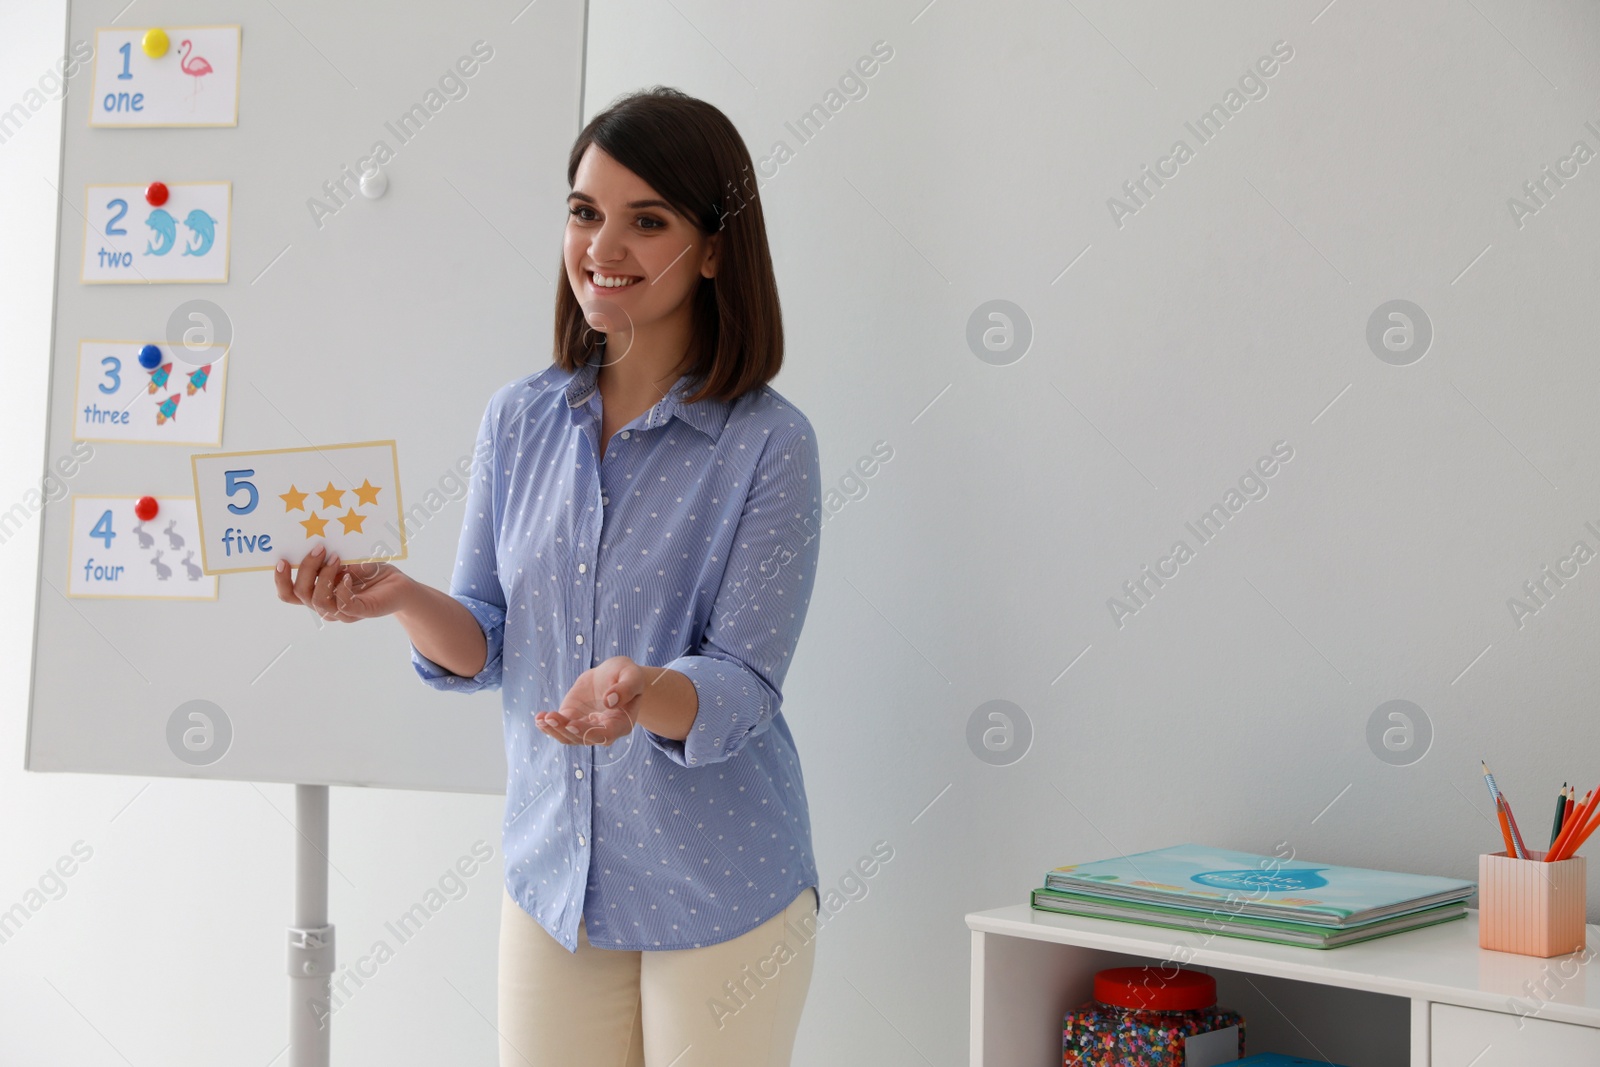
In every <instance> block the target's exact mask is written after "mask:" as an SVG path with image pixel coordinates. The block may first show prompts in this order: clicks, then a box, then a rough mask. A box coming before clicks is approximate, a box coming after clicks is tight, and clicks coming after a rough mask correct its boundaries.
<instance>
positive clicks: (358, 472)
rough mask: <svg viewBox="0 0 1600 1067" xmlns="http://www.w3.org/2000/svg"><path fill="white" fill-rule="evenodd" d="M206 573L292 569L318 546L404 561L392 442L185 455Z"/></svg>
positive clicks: (342, 555)
mask: <svg viewBox="0 0 1600 1067" xmlns="http://www.w3.org/2000/svg"><path fill="white" fill-rule="evenodd" d="M189 462H190V465H191V466H192V467H193V469H194V493H195V499H196V500H198V501H199V505H200V531H201V532H200V545H201V550H202V551H201V557H202V561H203V565H204V567H205V572H206V573H207V574H232V573H234V572H236V571H266V570H272V569H273V568H274V567H276V566H277V563H278V560H280V559H284V560H288V561H289V562H290V563H291V564H295V565H298V564H299V563H300V561H301V560H302V559H304V558H305V555H306V553H308V552H310V551H311V550H312V549H313V548H315V547H316V546H317V545H326V546H327V550H328V553H329V554H330V555H334V556H337V557H338V558H339V559H340V560H341V561H343V562H345V563H365V562H367V561H369V560H380V559H405V558H406V533H405V523H404V521H403V520H402V519H401V510H400V461H399V457H398V454H397V453H396V451H395V445H394V442H393V441H367V442H363V443H360V444H345V445H322V446H320V447H315V448H278V449H266V450H263V451H259V452H215V453H211V454H208V455H195V456H191V457H190V459H189Z"/></svg>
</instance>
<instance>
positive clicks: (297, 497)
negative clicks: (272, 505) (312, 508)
mask: <svg viewBox="0 0 1600 1067" xmlns="http://www.w3.org/2000/svg"><path fill="white" fill-rule="evenodd" d="M308 495H310V494H307V493H302V492H300V491H299V490H298V489H296V488H295V487H294V486H292V485H291V486H290V487H289V491H288V492H287V493H279V494H278V499H279V500H281V501H283V510H284V511H304V510H305V509H306V497H307V496H308Z"/></svg>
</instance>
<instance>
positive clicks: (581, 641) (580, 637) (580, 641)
mask: <svg viewBox="0 0 1600 1067" xmlns="http://www.w3.org/2000/svg"><path fill="white" fill-rule="evenodd" d="M578 644H580V645H581V644H583V635H582V634H579V635H578Z"/></svg>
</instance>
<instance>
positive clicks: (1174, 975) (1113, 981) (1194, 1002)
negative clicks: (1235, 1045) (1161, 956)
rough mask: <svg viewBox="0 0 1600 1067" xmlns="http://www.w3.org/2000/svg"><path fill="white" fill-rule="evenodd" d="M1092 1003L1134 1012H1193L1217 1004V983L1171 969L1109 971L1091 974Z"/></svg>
mask: <svg viewBox="0 0 1600 1067" xmlns="http://www.w3.org/2000/svg"><path fill="white" fill-rule="evenodd" d="M1094 999H1096V1000H1098V1001H1099V1002H1100V1003H1102V1004H1112V1005H1115V1006H1117V1007H1119V1008H1133V1009H1134V1010H1136V1011H1194V1010H1197V1009H1199V1008H1209V1007H1212V1006H1214V1005H1215V1004H1216V1003H1217V980H1216V979H1215V978H1213V977H1211V976H1210V975H1209V974H1206V973H1205V972H1203V971H1185V970H1174V969H1173V968H1171V967H1112V968H1109V969H1107V970H1104V971H1099V972H1097V973H1096V974H1095V976H1094Z"/></svg>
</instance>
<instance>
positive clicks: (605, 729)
mask: <svg viewBox="0 0 1600 1067" xmlns="http://www.w3.org/2000/svg"><path fill="white" fill-rule="evenodd" d="M645 684H646V680H645V672H644V669H643V668H642V667H640V666H639V665H638V664H637V663H635V662H634V661H633V660H632V659H630V658H629V657H627V656H612V657H611V658H610V659H608V660H606V661H605V662H604V663H601V664H600V665H599V666H596V667H590V668H589V669H588V670H586V671H584V672H583V673H582V674H580V675H578V680H577V681H576V682H573V683H572V688H571V689H570V690H568V691H567V695H566V698H565V699H563V700H562V701H561V707H560V708H559V709H558V710H556V711H541V712H536V713H535V714H534V716H533V721H534V724H535V725H536V726H538V727H539V729H541V730H543V731H544V732H545V733H547V734H549V735H550V736H551V737H553V738H555V739H556V740H557V741H560V742H561V743H562V744H564V745H609V744H611V743H612V742H613V741H616V740H617V739H618V738H621V737H626V736H627V735H628V734H629V733H631V732H632V730H633V724H634V723H635V722H637V721H638V718H639V699H640V697H642V696H643V695H644V687H645Z"/></svg>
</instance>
